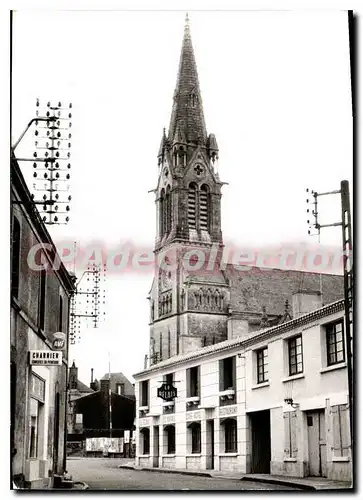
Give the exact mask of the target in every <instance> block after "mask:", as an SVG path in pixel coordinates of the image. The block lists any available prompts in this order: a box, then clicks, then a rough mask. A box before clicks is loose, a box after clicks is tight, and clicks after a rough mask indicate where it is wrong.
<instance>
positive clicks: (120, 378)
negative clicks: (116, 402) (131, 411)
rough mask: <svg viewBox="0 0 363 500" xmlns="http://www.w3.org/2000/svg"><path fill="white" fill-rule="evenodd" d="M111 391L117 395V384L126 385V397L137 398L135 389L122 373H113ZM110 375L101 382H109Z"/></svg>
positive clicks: (105, 376) (106, 375) (106, 374)
mask: <svg viewBox="0 0 363 500" xmlns="http://www.w3.org/2000/svg"><path fill="white" fill-rule="evenodd" d="M110 375H111V391H112V392H115V393H116V394H117V390H116V384H125V393H124V395H125V396H135V389H134V387H133V385H132V383H131V382H130V381H129V379H128V378H127V377H125V375H124V374H123V373H121V372H117V373H111V374H110ZM108 378H109V374H108V373H105V375H104V376H103V377H102V378H101V379H100V380H108Z"/></svg>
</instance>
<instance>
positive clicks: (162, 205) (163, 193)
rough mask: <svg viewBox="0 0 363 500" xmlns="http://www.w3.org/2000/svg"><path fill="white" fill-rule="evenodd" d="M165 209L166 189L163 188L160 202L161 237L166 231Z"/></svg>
mask: <svg viewBox="0 0 363 500" xmlns="http://www.w3.org/2000/svg"><path fill="white" fill-rule="evenodd" d="M164 211H165V191H164V189H162V190H161V193H160V202H159V231H160V237H163V236H164V233H165V217H164Z"/></svg>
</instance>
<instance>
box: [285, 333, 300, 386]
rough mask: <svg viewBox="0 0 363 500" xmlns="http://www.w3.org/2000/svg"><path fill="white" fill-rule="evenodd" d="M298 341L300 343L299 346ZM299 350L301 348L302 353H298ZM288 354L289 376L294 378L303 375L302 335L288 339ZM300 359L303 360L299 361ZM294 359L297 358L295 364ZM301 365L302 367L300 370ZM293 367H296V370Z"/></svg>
mask: <svg viewBox="0 0 363 500" xmlns="http://www.w3.org/2000/svg"><path fill="white" fill-rule="evenodd" d="M298 340H299V341H300V343H299V344H297V341H298ZM298 348H300V351H301V352H297V350H298ZM287 353H288V362H289V376H290V377H293V376H294V375H300V374H301V373H304V356H303V341H302V334H301V333H300V334H299V335H294V336H293V337H290V338H288V339H287ZM298 357H300V358H301V360H300V361H298ZM293 358H295V362H292V359H293ZM299 365H301V367H300V368H299ZM293 367H295V369H294V368H293Z"/></svg>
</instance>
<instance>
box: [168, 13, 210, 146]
mask: <svg viewBox="0 0 363 500" xmlns="http://www.w3.org/2000/svg"><path fill="white" fill-rule="evenodd" d="M192 95H195V96H196V99H195V100H194V103H193V99H192ZM177 135H178V136H179V138H180V136H182V137H183V139H184V140H186V141H188V142H196V143H197V142H198V139H199V138H200V139H201V140H202V141H204V142H205V141H206V140H207V131H206V126H205V120H204V113H203V105H202V97H201V93H200V89H199V79H198V72H197V64H196V62H195V57H194V50H193V45H192V38H191V34H190V28H189V19H188V18H186V21H185V28H184V38H183V45H182V50H181V56H180V62H179V72H178V77H177V83H176V88H175V92H174V103H173V108H172V114H171V118H170V125H169V133H168V139H169V141H173V140H176V139H177V137H176V136H177ZM183 142H184V141H183Z"/></svg>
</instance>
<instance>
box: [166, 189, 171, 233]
mask: <svg viewBox="0 0 363 500" xmlns="http://www.w3.org/2000/svg"><path fill="white" fill-rule="evenodd" d="M165 212H166V214H165V219H166V228H165V229H166V231H165V232H166V233H170V230H171V194H170V186H168V187H167V188H166V197H165Z"/></svg>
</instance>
